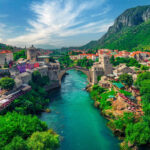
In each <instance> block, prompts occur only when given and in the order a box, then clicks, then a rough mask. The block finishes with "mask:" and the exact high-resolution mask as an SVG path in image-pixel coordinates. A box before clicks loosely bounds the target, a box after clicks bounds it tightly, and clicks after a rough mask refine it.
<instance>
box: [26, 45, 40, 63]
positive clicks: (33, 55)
mask: <svg viewBox="0 0 150 150" xmlns="http://www.w3.org/2000/svg"><path fill="white" fill-rule="evenodd" d="M37 57H38V51H37V49H36V48H35V47H34V46H33V45H32V46H31V47H30V48H28V49H27V59H28V60H30V61H34V62H35V61H37Z"/></svg>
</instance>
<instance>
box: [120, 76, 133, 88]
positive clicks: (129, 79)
mask: <svg viewBox="0 0 150 150" xmlns="http://www.w3.org/2000/svg"><path fill="white" fill-rule="evenodd" d="M119 80H120V81H121V82H122V83H124V84H126V85H128V86H131V85H132V84H133V78H132V76H131V75H128V74H127V73H125V74H122V75H120V76H119Z"/></svg>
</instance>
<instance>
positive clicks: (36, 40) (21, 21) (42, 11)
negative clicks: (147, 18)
mask: <svg viewBox="0 0 150 150" xmlns="http://www.w3.org/2000/svg"><path fill="white" fill-rule="evenodd" d="M148 1H149V0H0V43H6V44H10V45H16V46H21V47H24V46H25V45H26V46H27V47H28V46H30V45H31V44H34V45H35V46H37V47H42V48H59V47H63V46H80V45H84V44H86V43H87V42H89V41H91V40H97V39H99V38H100V37H101V36H102V35H103V34H104V33H105V32H106V31H107V29H108V27H109V26H111V25H112V24H113V22H114V20H115V18H116V17H117V16H118V15H120V14H121V13H122V12H123V11H124V10H126V9H127V8H131V7H135V6H138V5H149V4H150V1H149V2H148Z"/></svg>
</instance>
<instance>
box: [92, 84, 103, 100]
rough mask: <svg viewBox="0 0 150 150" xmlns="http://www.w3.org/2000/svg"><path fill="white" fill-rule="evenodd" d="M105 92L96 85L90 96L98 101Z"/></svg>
mask: <svg viewBox="0 0 150 150" xmlns="http://www.w3.org/2000/svg"><path fill="white" fill-rule="evenodd" d="M104 91H105V89H104V88H102V87H100V86H98V85H94V86H93V87H92V90H91V92H90V95H91V97H92V98H93V99H95V100H96V99H98V97H100V94H101V93H103V92H104Z"/></svg>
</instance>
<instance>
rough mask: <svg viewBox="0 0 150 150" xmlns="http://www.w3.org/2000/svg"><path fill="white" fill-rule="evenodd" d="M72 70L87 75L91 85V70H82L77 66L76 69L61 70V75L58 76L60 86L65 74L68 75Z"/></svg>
mask: <svg viewBox="0 0 150 150" xmlns="http://www.w3.org/2000/svg"><path fill="white" fill-rule="evenodd" d="M72 69H75V70H79V71H81V72H83V73H84V74H86V75H87V79H88V81H89V83H91V81H92V77H91V73H90V71H89V69H86V68H82V67H79V66H75V67H69V68H66V69H63V70H60V73H59V75H58V78H59V82H60V85H61V79H62V77H63V76H64V75H65V73H66V72H67V71H68V70H72Z"/></svg>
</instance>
